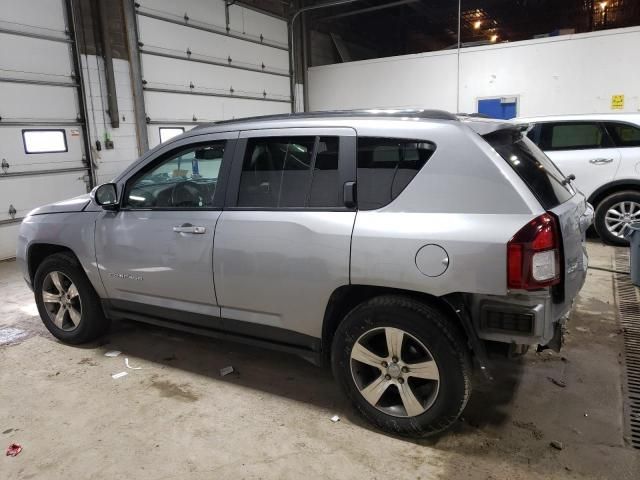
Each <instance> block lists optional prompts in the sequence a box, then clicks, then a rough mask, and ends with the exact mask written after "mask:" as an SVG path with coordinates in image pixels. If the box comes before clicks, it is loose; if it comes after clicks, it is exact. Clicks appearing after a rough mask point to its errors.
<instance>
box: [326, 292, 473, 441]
mask: <svg viewBox="0 0 640 480" xmlns="http://www.w3.org/2000/svg"><path fill="white" fill-rule="evenodd" d="M331 361H332V367H333V372H334V375H335V377H336V379H337V380H338V382H339V383H340V385H341V387H342V388H343V390H344V391H345V392H346V394H347V395H348V396H349V398H350V399H351V400H352V402H353V403H354V404H355V406H356V408H357V409H358V410H359V411H360V413H361V414H362V415H363V416H364V417H365V418H366V419H368V420H369V421H370V422H372V423H373V424H375V425H377V426H378V427H379V428H381V429H382V430H385V431H387V432H390V433H395V434H400V435H406V436H413V437H426V436H428V435H432V434H435V433H438V432H440V431H442V430H444V429H446V428H447V427H449V426H450V425H451V424H452V423H453V422H455V421H456V419H457V418H458V417H459V415H460V414H461V413H462V410H463V409H464V407H465V405H466V403H467V400H468V399H469V396H470V394H471V364H470V359H469V352H468V349H467V347H466V343H465V341H464V340H463V338H462V335H461V333H460V332H459V329H458V328H457V326H456V325H455V324H454V323H452V321H451V319H449V318H447V317H446V316H445V315H444V314H442V313H441V312H440V311H439V310H437V309H435V308H432V307H430V306H428V305H426V304H424V303H421V302H418V301H415V300H413V299H410V298H407V297H402V296H395V295H394V296H382V297H376V298H374V299H372V300H369V301H367V302H365V303H363V304H361V305H360V306H358V307H356V308H355V309H354V310H352V311H351V312H350V313H349V314H348V315H347V317H346V318H345V319H344V321H343V322H342V323H341V324H340V326H339V327H338V330H337V331H336V334H335V336H334V340H333V345H332V350H331Z"/></svg>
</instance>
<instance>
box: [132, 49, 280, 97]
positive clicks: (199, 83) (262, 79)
mask: <svg viewBox="0 0 640 480" xmlns="http://www.w3.org/2000/svg"><path fill="white" fill-rule="evenodd" d="M142 65H143V69H144V78H145V80H146V81H147V82H149V83H158V84H160V83H169V84H172V85H180V86H182V87H187V88H188V87H189V82H193V84H194V85H195V86H196V87H205V88H214V89H215V88H217V89H222V90H225V91H228V90H229V88H230V87H231V86H233V89H234V90H235V91H237V92H238V93H240V91H243V92H251V93H253V94H255V95H261V94H262V92H263V91H266V92H267V95H269V96H271V95H281V96H284V97H285V98H287V97H288V96H289V95H290V93H289V91H290V85H289V78H288V77H280V76H276V75H268V74H264V73H256V72H249V71H247V70H238V69H231V68H226V67H218V66H216V65H207V64H204V63H196V62H189V61H187V60H175V59H171V58H164V57H157V56H154V55H142ZM149 86H151V85H149ZM154 86H155V85H154Z"/></svg>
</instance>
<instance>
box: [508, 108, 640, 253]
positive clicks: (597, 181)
mask: <svg viewBox="0 0 640 480" xmlns="http://www.w3.org/2000/svg"><path fill="white" fill-rule="evenodd" d="M514 121H515V122H516V123H519V124H525V123H526V124H530V129H529V131H528V133H527V135H528V136H529V138H530V139H531V140H533V141H534V142H535V143H536V144H537V145H538V147H540V148H541V149H542V150H543V151H544V152H545V153H546V154H547V156H548V157H549V158H551V160H552V161H553V162H554V163H555V164H556V165H557V166H558V168H559V169H560V170H561V171H562V173H563V174H564V175H567V176H569V175H571V174H573V175H575V181H574V182H573V184H574V185H575V186H576V187H577V188H578V189H579V190H580V191H581V192H582V193H583V194H584V195H585V197H587V198H588V200H589V202H590V203H591V204H592V205H593V207H594V208H595V210H596V215H595V222H594V225H595V229H596V231H597V232H598V235H600V238H601V239H602V240H603V241H604V242H606V243H609V244H613V245H626V244H627V242H626V241H625V240H624V237H623V230H624V228H625V226H626V225H627V224H629V223H630V222H633V221H640V113H638V114H636V113H618V114H606V113H605V114H590V115H561V116H547V117H527V118H517V119H515V120H514Z"/></svg>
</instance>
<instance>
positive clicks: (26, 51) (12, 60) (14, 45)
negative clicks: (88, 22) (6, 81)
mask: <svg viewBox="0 0 640 480" xmlns="http://www.w3.org/2000/svg"><path fill="white" fill-rule="evenodd" d="M0 11H1V10H0ZM0 68H1V69H2V70H0V76H2V77H9V76H11V77H18V78H34V79H38V80H45V79H46V80H54V81H60V82H69V83H71V79H70V77H69V76H70V74H71V70H72V68H71V59H70V58H69V45H68V44H66V43H60V42H51V41H48V40H41V39H38V38H29V37H21V36H18V35H9V34H4V33H0ZM26 72H30V73H26ZM31 72H33V73H31ZM43 77H44V78H43ZM48 77H52V78H48Z"/></svg>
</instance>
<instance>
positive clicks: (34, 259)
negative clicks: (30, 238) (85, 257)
mask: <svg viewBox="0 0 640 480" xmlns="http://www.w3.org/2000/svg"><path fill="white" fill-rule="evenodd" d="M55 253H68V254H70V255H72V256H73V258H74V259H75V260H76V262H78V264H80V261H79V260H78V256H77V255H76V254H75V253H74V251H73V250H71V249H70V248H69V247H66V246H64V245H57V244H53V243H40V242H37V243H32V244H31V245H29V248H28V249H27V271H28V273H29V281H30V282H31V284H33V278H34V276H35V274H36V270H38V267H39V266H40V264H41V263H42V262H43V261H44V259H45V258H47V257H49V256H51V255H53V254H55Z"/></svg>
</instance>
